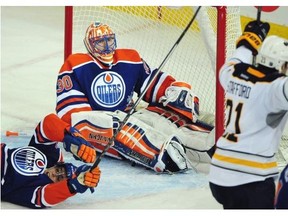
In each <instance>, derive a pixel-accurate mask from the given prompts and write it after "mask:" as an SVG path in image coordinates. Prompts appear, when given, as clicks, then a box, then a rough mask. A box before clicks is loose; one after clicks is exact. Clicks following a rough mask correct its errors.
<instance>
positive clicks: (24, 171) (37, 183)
mask: <svg viewBox="0 0 288 216" xmlns="http://www.w3.org/2000/svg"><path fill="white" fill-rule="evenodd" d="M67 125H68V124H67V123H65V122H63V121H61V120H60V119H59V118H58V117H57V116H56V115H55V114H50V115H48V116H46V117H45V118H44V119H43V120H42V121H41V122H40V123H39V124H38V126H37V127H36V129H35V133H34V135H33V137H32V138H31V141H30V143H29V146H23V147H20V148H13V149H9V148H8V147H7V146H6V144H4V143H2V144H1V200H2V201H7V202H11V203H14V204H17V205H21V206H26V207H29V208H45V207H51V206H54V205H56V204H58V203H60V202H62V201H64V200H66V199H67V198H69V197H71V196H73V195H74V194H71V193H70V192H69V189H68V186H67V180H65V181H61V182H58V183H53V182H52V180H51V179H50V178H49V177H48V176H47V175H46V174H44V170H45V169H46V168H49V167H52V166H54V165H55V164H56V163H57V162H61V161H63V157H62V153H61V150H60V148H57V145H56V141H61V140H63V138H64V130H65V128H66V127H67Z"/></svg>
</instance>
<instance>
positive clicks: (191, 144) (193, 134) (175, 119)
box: [133, 109, 215, 163]
mask: <svg viewBox="0 0 288 216" xmlns="http://www.w3.org/2000/svg"><path fill="white" fill-rule="evenodd" d="M133 116H134V117H137V118H138V119H141V120H142V121H143V122H145V123H147V124H149V125H150V126H151V127H153V128H154V129H155V130H156V131H160V132H161V133H164V134H167V135H171V136H177V137H179V139H180V140H181V141H182V143H183V145H184V146H185V147H186V150H187V151H186V153H187V156H188V159H189V160H193V161H197V162H204V163H209V162H210V160H211V157H210V156H209V154H207V151H209V150H210V149H211V148H212V147H213V146H214V145H215V130H214V129H213V130H212V131H209V130H205V129H203V128H202V127H199V126H197V125H194V124H187V123H186V122H184V123H181V121H182V119H181V117H179V115H177V114H175V113H173V112H169V111H164V112H163V114H158V113H155V112H151V111H149V110H147V109H141V110H139V111H137V112H136V113H134V114H133ZM206 116H208V118H209V119H212V118H213V119H214V117H213V115H206ZM203 118H204V117H203ZM209 122H212V120H210V121H209ZM205 123H206V122H205ZM179 125H182V126H180V127H179Z"/></svg>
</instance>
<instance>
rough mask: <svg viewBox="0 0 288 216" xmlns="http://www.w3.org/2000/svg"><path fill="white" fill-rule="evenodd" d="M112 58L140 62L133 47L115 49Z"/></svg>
mask: <svg viewBox="0 0 288 216" xmlns="http://www.w3.org/2000/svg"><path fill="white" fill-rule="evenodd" d="M114 58H115V59H116V61H118V62H119V61H128V62H135V63H138V62H139V63H140V62H142V60H141V57H140V55H139V53H138V52H137V51H136V50H134V49H116V50H115V54H114Z"/></svg>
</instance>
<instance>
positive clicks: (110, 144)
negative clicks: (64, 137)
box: [90, 6, 201, 170]
mask: <svg viewBox="0 0 288 216" xmlns="http://www.w3.org/2000/svg"><path fill="white" fill-rule="evenodd" d="M200 8H201V6H199V7H198V8H197V10H196V12H195V14H194V16H193V17H192V19H191V21H190V22H189V23H188V25H187V26H186V28H185V29H184V31H183V32H182V34H181V35H180V37H179V38H178V40H177V41H176V42H175V44H174V45H173V47H172V48H171V49H170V51H169V52H168V54H167V55H166V57H165V58H164V60H163V61H162V63H161V64H160V66H159V67H158V69H157V71H156V72H155V73H154V75H153V77H152V78H151V80H150V82H149V83H148V84H147V85H146V87H145V89H144V90H143V91H142V92H141V94H140V95H139V97H138V98H137V100H136V101H135V103H134V105H133V106H132V108H131V110H130V111H129V112H128V113H127V115H126V116H125V118H124V119H123V121H122V122H121V123H120V125H119V127H118V128H117V130H116V131H115V132H114V134H113V137H112V138H111V139H110V140H109V142H108V144H107V145H106V146H105V148H104V150H103V151H102V152H101V154H100V155H99V156H98V158H97V159H96V161H95V162H94V164H93V165H92V167H91V168H90V170H93V169H94V168H95V167H97V166H98V164H99V163H100V161H101V159H102V157H103V156H104V154H105V153H106V152H107V151H108V149H109V148H110V147H111V146H112V145H113V143H114V140H115V138H116V136H117V135H118V133H119V132H120V131H121V129H122V127H123V126H124V125H125V123H126V122H127V120H128V118H129V117H130V116H131V115H132V114H133V113H134V111H135V109H136V107H137V106H138V104H139V103H140V102H141V100H142V98H143V97H144V95H145V93H146V92H147V90H148V88H149V87H150V85H151V84H152V83H153V81H154V80H155V78H156V77H157V75H158V74H159V73H160V71H161V69H162V68H163V67H164V65H165V63H166V62H167V60H168V58H169V57H170V56H171V55H172V53H173V51H174V50H175V48H176V47H177V46H178V44H179V43H180V41H181V40H182V38H183V37H184V35H185V34H186V32H187V31H188V29H189V28H190V26H191V25H192V23H193V22H194V20H195V18H196V16H197V14H198V12H199V10H200Z"/></svg>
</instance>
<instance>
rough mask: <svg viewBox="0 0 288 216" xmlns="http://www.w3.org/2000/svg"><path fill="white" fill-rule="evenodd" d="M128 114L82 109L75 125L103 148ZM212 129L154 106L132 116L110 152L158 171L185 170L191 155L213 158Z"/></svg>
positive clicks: (194, 158)
mask: <svg viewBox="0 0 288 216" xmlns="http://www.w3.org/2000/svg"><path fill="white" fill-rule="evenodd" d="M125 115H126V113H124V112H121V111H115V112H108V111H87V112H79V113H74V114H72V125H73V126H74V127H75V128H77V129H78V130H79V131H80V132H81V133H82V134H83V136H84V137H85V138H86V139H87V140H88V141H89V142H90V143H91V144H92V145H94V146H95V148H96V149H97V151H99V152H102V151H103V149H104V147H105V146H106V145H107V144H108V143H109V139H111V137H112V136H113V128H114V129H116V128H117V127H118V126H119V122H120V121H121V120H123V119H124V117H125ZM167 117H168V119H170V120H167ZM178 121H179V122H182V125H179V124H178V123H179V122H178ZM177 122H178V123H177ZM211 129H212V128H209V129H207V128H206V129H204V128H203V127H201V126H193V127H192V126H191V125H188V124H185V121H183V120H182V119H181V118H180V117H179V116H177V115H176V114H173V112H169V111H166V110H164V109H162V108H159V107H150V108H148V109H143V110H140V111H137V112H136V113H134V114H133V115H132V116H130V117H129V119H128V121H127V122H126V124H125V125H124V126H123V127H122V129H121V131H120V132H119V133H118V134H117V136H116V139H115V141H114V144H113V146H112V147H111V148H110V149H109V150H108V152H107V153H106V155H108V156H111V157H114V158H117V159H123V158H126V159H129V160H130V161H134V162H135V163H137V164H141V165H143V166H145V167H147V168H150V169H153V170H154V171H156V172H173V173H174V172H183V171H186V170H188V169H189V168H191V165H190V163H189V159H188V158H187V156H189V157H190V159H192V160H200V161H204V162H209V161H210V157H209V155H208V154H207V151H208V150H209V149H211V146H213V145H214V134H213V133H209V131H210V130H211ZM199 130H200V131H201V130H202V131H201V133H200V136H196V135H197V133H198V134H199ZM195 131H196V132H195ZM195 134H196V135H195ZM209 134H212V135H210V136H209ZM211 137H212V139H211ZM208 140H210V141H209V142H208ZM183 141H185V142H186V143H185V144H183ZM207 143H209V144H208V145H207ZM184 145H185V146H186V148H185V146H184ZM192 146H193V148H192ZM186 149H187V150H188V152H189V154H188V153H187V152H186ZM191 151H193V154H191ZM191 157H192V158H191Z"/></svg>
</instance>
